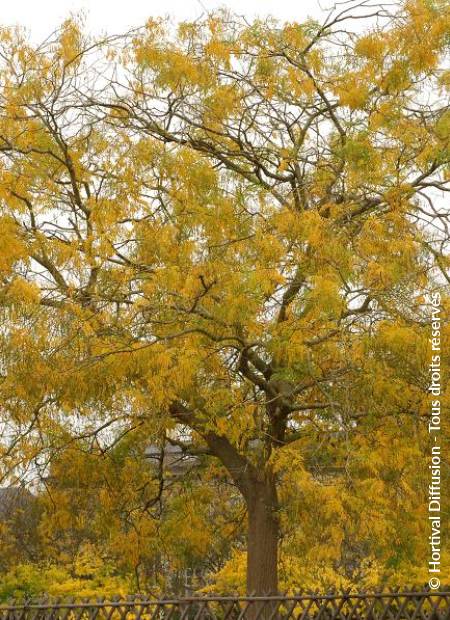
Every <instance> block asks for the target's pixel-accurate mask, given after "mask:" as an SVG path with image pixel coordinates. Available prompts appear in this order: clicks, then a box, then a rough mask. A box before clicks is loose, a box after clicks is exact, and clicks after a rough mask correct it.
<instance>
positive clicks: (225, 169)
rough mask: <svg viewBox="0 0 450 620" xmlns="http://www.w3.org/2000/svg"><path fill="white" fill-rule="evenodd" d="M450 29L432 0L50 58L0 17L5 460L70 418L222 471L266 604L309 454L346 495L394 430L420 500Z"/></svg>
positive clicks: (155, 30) (81, 44)
mask: <svg viewBox="0 0 450 620" xmlns="http://www.w3.org/2000/svg"><path fill="white" fill-rule="evenodd" d="M391 8H392V7H391ZM355 24H356V25H357V28H358V32H359V34H358V33H357V32H355V31H352V28H353V27H354V25H355ZM364 24H365V25H364ZM361 25H364V27H363V32H362V33H361ZM449 34H450V15H449V7H448V4H447V3H445V2H438V1H437V0H435V1H434V2H431V1H425V0H416V1H408V2H405V3H402V4H399V5H398V6H397V7H396V10H395V11H394V12H392V13H390V12H389V11H388V10H387V9H384V8H383V7H382V6H379V7H375V8H374V7H373V5H370V4H369V3H368V2H364V1H363V2H360V3H359V4H354V3H353V4H344V5H340V8H338V9H337V10H336V11H335V12H333V13H331V14H330V15H329V16H328V17H327V19H326V20H325V21H324V22H323V23H322V24H319V23H315V22H313V21H311V20H309V21H305V22H304V23H288V24H284V25H281V24H277V23H275V22H270V21H268V22H261V21H256V22H254V23H252V24H246V23H244V22H243V21H242V20H240V19H237V18H233V17H232V16H230V15H228V14H226V13H224V14H218V15H213V16H210V17H209V18H207V19H204V20H201V21H198V22H195V23H185V24H181V25H179V27H178V28H177V30H176V32H175V31H174V29H173V28H172V27H170V26H168V25H167V24H165V23H164V22H161V21H159V20H156V21H155V20H150V21H149V22H148V23H147V24H146V26H145V27H144V28H142V29H139V30H136V31H133V32H131V33H128V34H126V35H123V36H118V37H111V38H109V39H105V40H93V39H91V38H89V37H87V36H86V35H85V34H83V30H82V28H80V26H79V24H77V23H76V22H75V21H67V22H66V23H65V24H64V25H63V27H62V28H61V30H60V31H59V32H58V33H56V34H55V35H54V36H53V37H51V38H50V39H49V40H48V41H47V42H46V43H44V44H43V45H41V46H33V45H31V44H30V43H29V42H28V41H27V39H26V38H25V37H24V36H23V34H22V33H21V32H20V31H14V30H8V29H4V30H2V31H1V34H0V43H1V68H0V82H1V91H0V151H1V165H0V201H1V202H0V208H1V216H0V232H1V239H2V242H1V250H0V271H1V302H2V315H3V327H2V331H1V340H2V363H1V368H2V371H1V372H2V379H1V383H0V390H1V397H2V403H3V404H2V417H3V420H4V421H3V431H4V441H3V448H2V450H3V457H2V463H3V466H4V470H5V471H6V470H8V471H9V472H11V471H12V470H13V469H15V470H16V471H22V472H23V470H24V468H26V467H27V464H30V463H34V465H33V466H32V467H31V466H30V467H31V469H29V472H31V473H32V472H33V471H36V467H37V464H36V463H37V461H39V459H41V464H42V459H44V460H45V462H47V461H48V459H51V458H52V454H54V452H55V450H57V449H58V447H59V446H60V445H61V441H62V439H61V438H62V437H67V434H66V433H67V429H70V432H71V433H72V435H78V436H80V437H82V438H83V440H86V438H88V437H91V438H93V440H94V439H95V440H96V441H97V444H98V445H101V444H102V441H105V436H106V435H107V433H108V432H109V433H115V435H114V436H115V437H117V436H118V435H120V434H121V433H122V434H123V433H126V432H127V431H128V430H129V429H131V428H133V429H135V428H137V427H139V426H141V427H142V432H143V433H144V432H145V433H148V435H149V441H154V437H159V438H160V440H161V442H163V441H166V439H165V438H166V437H168V438H169V440H170V441H172V442H174V443H177V444H178V445H181V446H182V449H183V450H185V451H186V452H189V451H191V452H195V453H197V454H201V453H203V454H205V455H209V456H211V457H214V458H216V459H219V461H220V462H221V463H222V465H223V466H224V467H225V468H226V470H227V472H228V474H229V476H230V477H231V479H232V481H233V482H234V484H235V485H236V486H237V488H238V489H239V491H240V493H241V494H242V496H243V498H244V500H245V503H246V507H247V512H248V565H247V589H248V591H249V592H254V593H259V594H260V593H263V592H266V593H269V592H276V591H277V588H278V581H277V549H278V543H279V536H280V519H281V508H282V503H283V497H284V496H285V494H286V493H285V489H286V485H285V486H283V485H284V484H285V483H286V481H289V480H290V476H292V473H293V472H292V471H291V468H292V467H293V466H294V464H295V466H298V467H299V468H304V471H305V472H307V475H310V473H311V472H312V471H313V469H314V468H315V471H316V474H317V471H319V472H321V476H322V480H324V479H327V480H330V479H333V480H339V484H340V486H341V488H342V492H344V489H345V488H347V489H349V488H350V489H351V488H352V484H354V482H353V481H354V478H355V477H359V479H363V478H364V475H366V474H367V472H368V470H369V469H370V467H374V468H376V467H378V465H373V464H372V465H371V464H370V443H371V441H375V439H376V440H377V441H380V442H382V441H384V439H383V437H385V440H386V441H388V442H391V443H392V445H393V446H394V450H395V451H397V452H398V454H399V457H398V462H397V463H396V464H393V463H391V464H390V467H391V469H390V470H389V471H390V472H391V474H392V478H391V483H392V485H395V484H397V483H398V485H399V486H398V489H400V491H399V493H400V494H401V493H404V494H407V493H408V492H413V491H412V490H411V489H407V488H406V487H405V486H403V487H402V484H403V483H402V475H403V473H402V472H404V470H405V467H406V465H405V463H406V462H408V458H409V457H408V456H407V455H406V456H405V454H403V455H402V449H405V450H410V449H411V447H410V446H409V447H408V448H406V444H407V443H408V442H409V441H410V442H415V443H416V444H418V445H420V446H423V445H424V442H425V439H424V435H423V433H422V430H423V428H424V427H426V424H427V414H428V412H429V408H428V396H427V387H428V375H427V342H428V340H427V339H428V331H427V330H428V311H427V304H426V301H425V299H424V295H426V294H437V292H439V293H440V295H441V307H442V317H443V318H444V317H445V316H446V313H447V311H448V297H447V296H446V294H447V293H446V291H447V288H446V287H447V284H448V281H449V279H448V266H449V259H448V239H449V237H448V224H449V222H448V216H449V212H448V208H447V207H446V204H445V200H443V199H442V196H446V194H445V192H448V188H449V185H448V181H449V178H450V167H449V165H450V150H449V127H450V111H449V108H448V91H449V86H450V76H449V72H448V70H447V71H446V70H445V61H446V59H447V58H448V57H447V56H446V54H447V52H448V47H447V46H448V42H449ZM442 325H443V338H444V339H447V340H448V336H449V334H448V329H447V327H446V326H445V322H443V324H442ZM180 429H182V430H183V434H181V433H180ZM380 429H381V430H380ZM383 429H384V431H383ZM383 432H384V435H383ZM421 433H422V434H421ZM402 434H403V435H405V444H404V447H403V448H402V447H401V443H400V442H399V437H401V436H402ZM358 450H359V452H357V451H358ZM397 452H396V453H397ZM355 454H358V455H359V456H358V458H353V457H354V455H355ZM361 454H365V455H366V461H364V460H361V458H360V456H361ZM296 456H298V459H297V460H295V457H296ZM308 472H310V473H308ZM31 473H30V474H29V475H31ZM305 475H306V474H305ZM396 476H397V478H396ZM302 480H303V482H305V480H306V478H305V477H303V478H302ZM288 486H289V485H288ZM395 488H396V489H397V487H395ZM280 490H282V493H281V494H280ZM300 491H301V483H300ZM396 492H397V491H395V492H393V494H392V497H391V500H392V502H394V503H395V502H398V501H399V496H398V495H396V494H395V493H396ZM297 494H298V492H297ZM294 495H295V493H294ZM299 497H301V495H299ZM297 500H298V497H297ZM298 504H299V510H300V512H299V514H300V516H301V514H302V509H304V510H308V511H311V510H314V507H313V506H312V505H311V504H309V505H307V506H304V507H302V506H301V502H300V501H298ZM361 510H362V508H361ZM299 527H301V521H300V524H299ZM320 527H321V525H320V523H318V524H317V529H318V531H320Z"/></svg>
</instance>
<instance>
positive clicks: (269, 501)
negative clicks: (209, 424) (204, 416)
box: [203, 432, 279, 620]
mask: <svg viewBox="0 0 450 620" xmlns="http://www.w3.org/2000/svg"><path fill="white" fill-rule="evenodd" d="M203 437H204V439H205V440H206V442H207V444H208V446H209V447H210V449H211V452H212V453H213V454H214V455H215V456H216V457H217V458H219V459H220V460H221V461H222V463H223V464H224V465H225V467H226V468H227V470H228V472H229V473H230V475H231V477H232V478H233V480H234V482H235V483H236V486H237V487H238V489H239V490H240V492H241V493H242V496H243V497H244V499H245V502H246V504H247V511H248V538H247V593H248V594H249V595H256V596H264V595H270V594H277V593H278V537H279V523H278V514H277V509H278V498H277V488H276V481H275V477H274V475H273V473H272V472H270V471H268V469H267V467H266V466H267V464H266V463H264V462H262V463H261V464H260V467H257V466H255V465H254V464H253V463H252V462H251V461H249V460H248V459H247V458H246V457H245V456H244V455H242V454H240V453H239V452H238V451H237V450H236V448H235V447H234V446H233V445H232V444H231V443H230V442H229V440H228V439H227V438H226V437H223V436H221V435H217V434H216V433H212V432H206V433H203ZM254 609H256V607H255V606H254ZM268 609H269V606H268V605H267V606H266V608H265V609H264V613H263V614H261V615H258V614H256V615H255V617H258V618H259V620H263V619H264V618H266V614H265V611H266V610H268ZM252 613H253V612H252V610H249V617H251V616H252ZM269 616H270V614H269ZM269 616H267V617H269ZM272 617H273V616H272Z"/></svg>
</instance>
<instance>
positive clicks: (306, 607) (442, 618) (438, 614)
mask: <svg viewBox="0 0 450 620" xmlns="http://www.w3.org/2000/svg"><path fill="white" fill-rule="evenodd" d="M363 619H364V620H450V590H449V591H445V592H444V591H440V592H438V591H423V592H410V591H408V592H400V591H398V592H393V591H390V592H377V593H372V594H368V593H360V594H352V593H341V594H302V595H298V596H267V597H225V596H224V597H220V596H214V597H196V598H183V599H167V600H155V599H149V598H145V597H143V596H133V597H127V598H126V599H115V600H108V601H105V600H102V599H96V600H92V599H89V600H87V599H83V600H77V601H75V600H74V599H71V600H64V601H62V600H59V599H54V600H50V599H40V600H29V601H22V602H19V601H10V602H8V603H5V604H2V605H1V604H0V620H363Z"/></svg>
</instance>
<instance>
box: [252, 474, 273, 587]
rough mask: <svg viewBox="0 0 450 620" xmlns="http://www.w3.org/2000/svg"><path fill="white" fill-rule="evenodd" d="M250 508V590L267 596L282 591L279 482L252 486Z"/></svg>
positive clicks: (265, 482) (269, 481)
mask: <svg viewBox="0 0 450 620" xmlns="http://www.w3.org/2000/svg"><path fill="white" fill-rule="evenodd" d="M246 502H247V508H248V539H247V593H248V594H249V595H256V596H264V595H271V594H277V592H278V536H279V524H278V516H277V512H276V511H277V505H278V502H277V493H276V487H275V482H274V481H273V480H265V481H264V482H259V481H258V482H257V483H256V484H254V485H252V488H251V490H250V493H249V494H248V496H247V497H246Z"/></svg>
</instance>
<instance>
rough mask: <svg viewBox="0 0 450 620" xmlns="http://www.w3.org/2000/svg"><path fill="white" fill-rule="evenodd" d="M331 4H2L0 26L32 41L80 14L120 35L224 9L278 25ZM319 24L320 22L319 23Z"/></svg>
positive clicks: (181, 0) (17, 0)
mask: <svg viewBox="0 0 450 620" xmlns="http://www.w3.org/2000/svg"><path fill="white" fill-rule="evenodd" d="M332 4H333V2H332V0H226V1H225V2H224V0H160V1H159V2H156V1H155V0H147V1H146V0H121V1H120V2H118V1H117V0H110V1H108V0H2V1H1V9H0V25H3V26H6V25H12V24H21V25H22V26H25V27H26V28H28V29H29V30H30V31H31V33H32V35H33V39H36V40H41V39H44V38H45V37H46V36H47V35H49V34H50V33H51V32H52V31H53V30H54V29H55V28H56V27H57V26H58V25H59V24H60V23H61V22H62V21H63V20H64V19H65V18H66V17H68V15H69V14H70V13H71V12H79V11H80V10H83V11H84V12H85V14H86V16H87V26H88V30H90V31H91V32H94V33H95V32H104V31H107V32H108V33H110V34H111V33H114V34H116V33H121V32H124V31H126V30H128V29H129V28H130V27H133V26H140V25H143V24H144V23H145V21H146V20H147V19H148V18H149V17H150V16H156V15H170V16H171V17H172V18H174V19H175V20H177V21H182V20H191V19H196V18H197V17H199V16H200V15H201V14H202V12H203V13H205V11H204V9H203V8H202V6H203V7H205V8H206V9H207V11H211V10H214V9H216V8H218V7H221V6H224V5H226V6H227V7H228V8H229V9H231V10H232V11H233V12H235V13H238V14H240V15H242V14H245V15H246V16H248V17H250V18H252V17H255V16H260V17H265V16H267V15H273V16H274V17H276V18H278V19H280V20H282V21H284V20H285V21H304V20H305V18H307V17H316V18H319V19H320V20H321V17H322V16H324V15H325V13H324V12H323V11H322V10H321V8H320V7H321V6H322V8H323V9H326V8H329V7H330V6H332ZM321 21H322V20H321Z"/></svg>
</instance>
